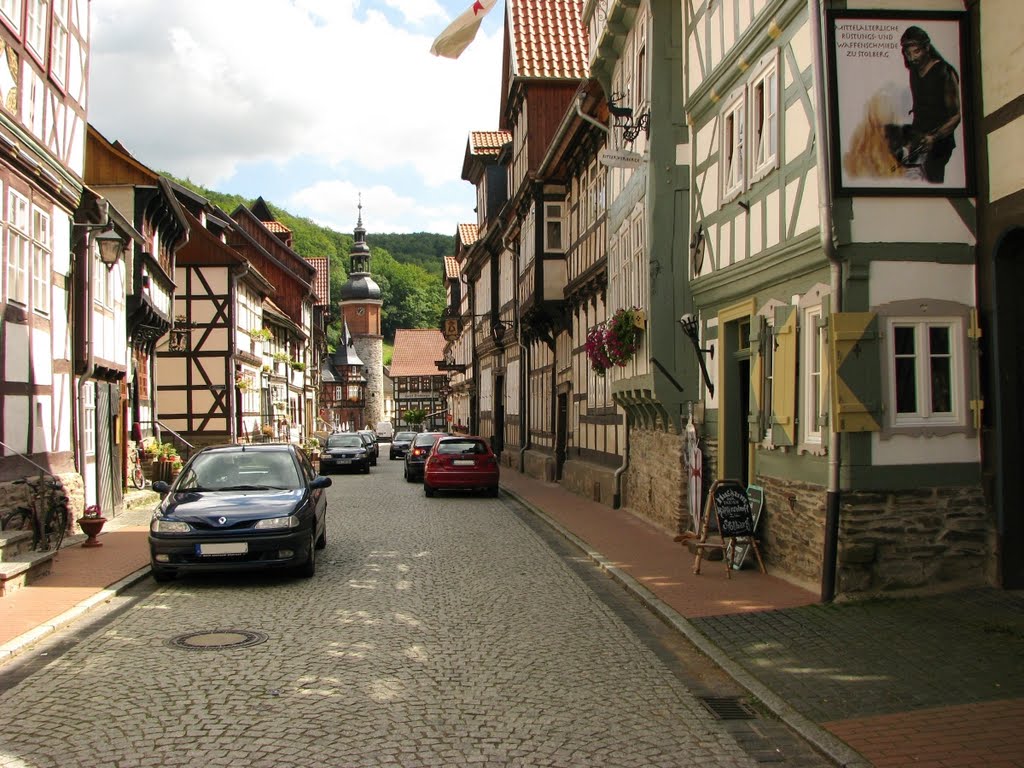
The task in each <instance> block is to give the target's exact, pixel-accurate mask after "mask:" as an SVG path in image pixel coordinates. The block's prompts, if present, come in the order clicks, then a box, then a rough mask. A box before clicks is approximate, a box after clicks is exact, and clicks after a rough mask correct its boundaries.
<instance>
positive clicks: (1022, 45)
mask: <svg viewBox="0 0 1024 768" xmlns="http://www.w3.org/2000/svg"><path fill="white" fill-rule="evenodd" d="M1022 10H1024V9H1022V6H1021V2H1020V0H985V2H984V3H983V4H982V6H981V70H982V73H983V75H984V76H983V77H982V104H983V109H984V112H985V114H986V115H990V114H992V113H993V112H995V111H996V110H997V109H999V108H1000V107H1002V106H1003V105H1005V104H1008V103H1009V102H1011V101H1013V100H1014V99H1015V98H1017V97H1018V96H1020V95H1021V93H1022V89H1024V14H1022V13H1021V11H1022ZM1018 146H1019V145H1018ZM1018 165H1019V163H1018ZM993 199H996V198H993Z"/></svg>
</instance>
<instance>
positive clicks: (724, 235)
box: [718, 222, 733, 269]
mask: <svg viewBox="0 0 1024 768" xmlns="http://www.w3.org/2000/svg"><path fill="white" fill-rule="evenodd" d="M718 237H719V240H718V253H719V254H721V255H720V257H719V259H718V267H719V269H721V268H723V267H728V266H730V265H731V264H732V263H733V252H732V228H731V227H730V226H729V222H723V223H722V228H721V230H719V233H718Z"/></svg>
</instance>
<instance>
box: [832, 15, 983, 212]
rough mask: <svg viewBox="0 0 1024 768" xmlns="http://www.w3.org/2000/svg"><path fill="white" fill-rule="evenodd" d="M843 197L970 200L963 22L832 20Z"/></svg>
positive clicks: (952, 18) (943, 18) (838, 177)
mask: <svg viewBox="0 0 1024 768" xmlns="http://www.w3.org/2000/svg"><path fill="white" fill-rule="evenodd" d="M827 30H828V37H829V45H828V55H829V59H830V61H829V64H830V72H831V75H832V77H833V78H834V82H833V83H831V84H830V85H831V87H830V88H829V92H830V94H831V99H832V105H831V106H832V127H831V132H832V136H833V145H834V146H835V151H834V157H833V162H834V164H835V183H836V193H837V194H876V195H882V194H885V195H892V194H905V195H957V194H970V193H971V191H972V184H971V177H972V174H971V158H972V157H973V154H974V151H973V147H972V146H971V130H972V128H973V126H972V125H971V115H972V112H971V110H970V108H969V107H970V104H971V99H972V97H971V94H970V92H969V90H968V89H967V87H966V85H965V84H966V83H969V82H970V79H969V73H965V72H964V69H965V67H966V66H967V65H968V63H969V62H968V60H967V56H966V52H967V50H968V47H967V32H966V16H965V14H963V13H928V12H923V11H892V12H887V11H843V10H837V11H830V12H829V14H828V24H827Z"/></svg>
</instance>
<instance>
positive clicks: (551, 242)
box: [541, 200, 566, 253]
mask: <svg viewBox="0 0 1024 768" xmlns="http://www.w3.org/2000/svg"><path fill="white" fill-rule="evenodd" d="M541 205H543V206H544V252H545V253H565V250H566V249H565V240H566V237H565V234H566V231H565V230H566V227H565V203H564V202H559V201H551V200H544V201H543V202H542V203H541ZM552 225H557V227H556V231H557V232H558V237H557V242H555V239H556V238H555V237H554V233H553V232H552Z"/></svg>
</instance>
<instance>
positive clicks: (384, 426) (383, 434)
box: [373, 421, 395, 440]
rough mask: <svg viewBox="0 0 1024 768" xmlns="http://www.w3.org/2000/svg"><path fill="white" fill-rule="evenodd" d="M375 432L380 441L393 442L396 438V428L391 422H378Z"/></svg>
mask: <svg viewBox="0 0 1024 768" xmlns="http://www.w3.org/2000/svg"><path fill="white" fill-rule="evenodd" d="M373 431H374V432H376V433H377V439H378V440H391V439H392V438H393V437H394V436H395V428H394V427H393V426H392V424H391V422H390V421H378V422H377V426H376V427H374V428H373Z"/></svg>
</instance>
